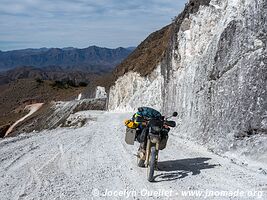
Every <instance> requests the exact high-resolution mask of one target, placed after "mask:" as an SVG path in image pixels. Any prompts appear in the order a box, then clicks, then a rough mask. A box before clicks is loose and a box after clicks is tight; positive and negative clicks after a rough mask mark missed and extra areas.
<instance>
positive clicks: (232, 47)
mask: <svg viewBox="0 0 267 200" xmlns="http://www.w3.org/2000/svg"><path fill="white" fill-rule="evenodd" d="M168 29H169V30H170V33H169V37H161V38H162V39H163V38H164V44H166V43H167V44H168V45H167V46H166V48H163V49H162V50H161V51H160V52H161V53H162V54H161V55H163V56H162V57H160V60H158V57H155V60H156V61H157V62H155V63H153V66H151V65H150V62H149V63H146V62H142V60H143V58H142V57H141V58H139V57H131V56H130V57H129V58H128V60H126V61H124V62H123V64H122V65H123V66H120V67H119V68H117V69H116V70H115V74H118V75H117V78H116V82H115V84H114V85H113V86H112V87H111V88H110V93H109V109H110V110H134V109H136V108H137V107H139V106H141V105H146V106H153V107H156V108H158V109H159V110H161V111H162V112H163V113H165V114H166V113H170V112H171V111H174V110H175V111H178V113H179V126H178V127H177V133H178V134H179V136H181V137H185V138H189V139H191V140H195V141H198V142H199V143H202V144H205V145H207V146H208V147H209V148H210V149H211V150H213V151H215V152H217V153H221V154H222V153H225V152H227V153H225V154H227V155H228V156H234V155H238V156H239V158H241V157H242V156H246V157H247V156H249V157H250V158H252V159H254V160H257V161H260V162H264V163H266V160H267V146H266V142H267V135H266V133H267V118H266V116H267V113H266V108H267V105H266V96H267V94H266V79H267V78H266V74H267V70H266V69H267V68H266V65H267V57H266V53H267V51H266V41H267V35H266V32H267V3H266V1H264V0H255V1H254V0H253V1H252V0H248V1H243V0H220V1H218V0H191V1H189V3H188V4H187V6H186V7H185V9H184V11H183V12H182V13H181V14H180V15H179V16H178V17H177V18H176V19H175V20H174V22H173V23H172V24H171V25H170V26H169V28H168ZM155 34H157V33H155ZM163 35H164V34H163ZM148 39H149V38H148ZM152 42H153V41H150V40H148V43H147V44H145V47H144V46H143V47H142V49H145V51H146V52H149V51H154V50H155V48H149V47H150V44H152ZM158 44H159V45H161V46H162V43H161V42H158ZM141 45H144V44H141ZM152 46H153V45H152ZM146 47H147V48H146ZM136 51H140V46H139V47H137V49H136V50H135V52H133V54H132V55H138V54H140V52H136ZM155 55H159V54H155ZM140 60H141V62H140ZM128 63H140V64H141V65H140V66H135V67H131V65H129V64H128ZM146 67H148V68H146ZM232 153H234V154H232Z"/></svg>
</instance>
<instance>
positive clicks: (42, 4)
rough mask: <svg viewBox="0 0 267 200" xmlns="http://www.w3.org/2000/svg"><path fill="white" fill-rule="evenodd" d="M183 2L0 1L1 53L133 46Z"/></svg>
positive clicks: (168, 17)
mask: <svg viewBox="0 0 267 200" xmlns="http://www.w3.org/2000/svg"><path fill="white" fill-rule="evenodd" d="M186 2H187V0H177V1H173V0H165V1H164V2H162V1H160V0H148V1H141V0H136V1H130V0H126V1H124V2H121V1H118V0H110V1H107V0H99V1H97V2H95V1H92V0H59V1H52V0H46V1H45V0H25V1H23V2H22V1H19V0H3V1H2V2H1V3H2V4H1V7H0V26H1V32H0V50H1V51H9V50H18V49H27V48H37V49H38V48H43V47H47V48H65V47H74V48H86V47H88V46H93V45H95V46H99V47H106V48H117V47H124V48H127V47H132V46H137V45H138V44H139V43H140V42H141V41H143V40H144V39H145V38H146V37H147V36H148V35H149V34H150V33H152V32H154V31H156V30H159V29H161V28H162V27H164V26H166V25H167V24H169V23H171V21H172V18H173V17H175V16H177V15H178V14H179V13H180V12H181V10H182V9H183V8H184V5H185V3H186Z"/></svg>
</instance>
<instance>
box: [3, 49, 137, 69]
mask: <svg viewBox="0 0 267 200" xmlns="http://www.w3.org/2000/svg"><path fill="white" fill-rule="evenodd" d="M132 51H133V48H132V47H129V48H123V47H118V48H115V49H110V48H106V47H98V46H89V47H87V48H83V49H78V48H73V47H67V48H62V49H61V48H40V49H31V48H29V49H21V50H12V51H0V71H6V70H10V69H13V68H16V67H22V66H33V67H39V68H42V67H47V66H60V67H63V68H66V69H70V70H80V71H93V72H98V71H99V70H100V71H101V70H109V71H111V70H112V69H113V68H114V67H115V66H116V65H117V64H119V63H120V62H121V61H122V60H123V59H124V58H126V57H127V56H128V55H129V54H131V53H132Z"/></svg>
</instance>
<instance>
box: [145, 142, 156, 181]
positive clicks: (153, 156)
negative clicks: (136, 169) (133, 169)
mask: <svg viewBox="0 0 267 200" xmlns="http://www.w3.org/2000/svg"><path fill="white" fill-rule="evenodd" d="M156 156H157V151H156V147H151V153H150V158H149V164H148V168H147V180H148V181H149V182H152V181H154V171H155V167H156Z"/></svg>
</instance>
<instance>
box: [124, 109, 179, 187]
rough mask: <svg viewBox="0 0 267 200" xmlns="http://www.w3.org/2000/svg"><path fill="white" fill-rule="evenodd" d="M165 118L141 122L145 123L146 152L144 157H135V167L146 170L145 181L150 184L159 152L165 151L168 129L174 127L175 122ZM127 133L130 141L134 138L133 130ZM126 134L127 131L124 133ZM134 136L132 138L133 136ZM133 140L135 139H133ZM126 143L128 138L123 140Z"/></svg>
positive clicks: (175, 114)
mask: <svg viewBox="0 0 267 200" xmlns="http://www.w3.org/2000/svg"><path fill="white" fill-rule="evenodd" d="M176 116H177V112H174V113H173V115H172V116H170V117H176ZM170 117H167V118H164V117H162V118H144V119H143V120H142V121H143V122H144V123H146V128H145V129H144V131H143V132H145V134H144V135H145V137H146V150H145V152H144V155H142V152H141V155H140V154H139V155H137V165H138V166H139V167H146V168H147V180H148V181H149V182H152V181H153V180H154V171H155V169H157V164H158V154H159V150H163V149H165V147H166V145H167V140H168V132H169V130H170V127H175V126H176V123H175V121H169V120H168V119H169V118H170ZM128 132H132V135H131V139H130V140H133V138H134V137H135V134H136V132H134V130H133V129H130V130H128ZM126 134H127V131H126ZM133 135H134V136H133ZM134 139H135V138H134ZM125 141H126V143H128V144H129V143H131V144H133V142H129V136H128V138H127V136H126V138H125ZM139 153H140V152H139Z"/></svg>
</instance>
